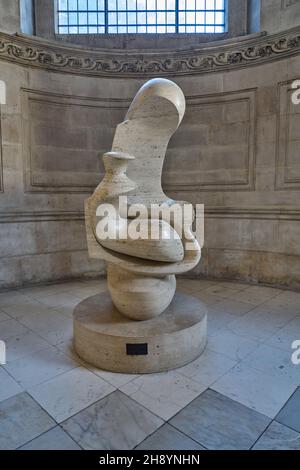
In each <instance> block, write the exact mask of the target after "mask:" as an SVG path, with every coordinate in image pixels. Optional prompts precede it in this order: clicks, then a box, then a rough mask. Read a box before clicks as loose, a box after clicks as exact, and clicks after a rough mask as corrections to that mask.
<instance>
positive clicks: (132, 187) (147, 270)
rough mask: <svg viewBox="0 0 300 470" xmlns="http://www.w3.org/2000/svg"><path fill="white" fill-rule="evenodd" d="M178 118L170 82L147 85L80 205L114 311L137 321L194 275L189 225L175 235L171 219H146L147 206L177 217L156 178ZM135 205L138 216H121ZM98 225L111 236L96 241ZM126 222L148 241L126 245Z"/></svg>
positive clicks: (129, 240) (176, 93) (177, 95)
mask: <svg viewBox="0 0 300 470" xmlns="http://www.w3.org/2000/svg"><path fill="white" fill-rule="evenodd" d="M184 112H185V98H184V95H183V92H182V90H181V89H180V88H179V87H178V86H177V85H176V84H175V83H174V82H171V81H170V80H166V79H161V78H157V79H153V80H150V81H149V82H147V83H146V84H145V85H144V86H143V87H142V88H141V89H140V90H139V92H138V93H137V95H136V97H135V98H134V100H133V102H132V104H131V106H130V108H129V110H128V112H127V115H126V117H125V120H124V121H123V122H122V123H121V124H119V125H118V126H117V129H116V133H115V137H114V140H113V145H112V151H111V152H108V153H106V154H105V155H104V166H105V170H106V173H105V177H104V179H103V180H102V182H101V183H100V184H99V186H98V187H97V188H96V190H95V192H94V194H93V195H92V196H91V197H90V198H89V199H88V200H87V201H86V205H85V210H86V228H87V235H88V247H89V253H90V256H91V257H93V258H100V259H104V260H105V261H107V263H108V287H109V290H110V293H111V296H112V300H113V302H114V304H115V306H116V307H117V309H118V310H119V311H120V312H121V313H123V314H125V315H126V316H128V317H130V318H134V319H138V320H141V319H147V318H151V317H153V316H156V315H158V314H160V313H162V312H163V311H164V310H165V309H166V308H167V307H168V305H169V304H170V302H171V300H172V298H173V296H174V293H175V289H176V281H175V276H174V274H176V273H182V272H186V271H189V270H190V269H192V268H194V267H195V266H196V265H197V264H198V262H199V260H200V257H201V250H200V246H199V244H198V242H197V240H196V238H195V237H194V235H193V234H192V231H191V224H192V221H190V223H188V224H186V223H185V227H184V228H185V230H184V231H183V233H177V232H178V230H177V227H176V226H175V225H176V224H175V222H174V221H175V215H174V214H173V216H172V217H171V218H170V217H167V216H166V215H164V214H163V213H162V212H159V214H158V215H157V216H153V213H152V211H151V209H152V207H153V204H156V205H159V206H160V207H161V205H162V204H164V205H165V207H167V208H172V207H173V208H174V210H175V207H177V208H178V207H179V209H181V204H182V203H177V205H175V204H176V203H175V201H173V200H172V199H169V198H168V197H167V196H166V195H165V194H164V192H163V190H162V187H161V174H162V167H163V162H164V158H165V153H166V150H167V146H168V143H169V140H170V138H171V137H172V135H173V134H174V132H175V131H176V129H177V128H178V126H179V125H180V122H181V121H182V118H183V116H184ZM121 196H126V197H127V202H128V205H126V207H125V209H124V207H120V204H119V202H120V197H121ZM107 204H110V206H112V208H113V209H114V210H113V211H112V212H110V213H109V215H108V216H107V214H104V211H103V210H102V209H103V207H107ZM137 204H138V205H139V206H138V208H139V211H138V212H139V214H138V215H137V214H136V215H133V214H132V213H130V211H129V212H128V207H131V208H132V205H137ZM105 205H106V206H105ZM101 208H102V209H101ZM143 209H144V210H143ZM179 212H180V213H181V212H182V211H179ZM106 219H108V220H109V221H110V230H111V231H110V232H109V236H107V234H106V237H104V236H103V233H102V232H101V233H102V235H101V234H100V232H99V230H98V227H99V225H101V227H102V226H103V225H104V224H105V223H106ZM128 222H131V223H132V224H134V223H135V222H136V225H139V224H140V225H143V227H144V228H145V227H146V228H147V229H148V233H149V234H150V236H149V237H140V238H138V239H137V238H136V237H133V236H132V234H131V231H130V228H128ZM181 223H182V226H183V225H184V224H183V220H181ZM98 224H99V225H98ZM132 224H131V225H132ZM154 232H155V233H156V235H155V236H154V235H153V233H154ZM112 233H113V234H114V236H113V235H112ZM121 234H122V235H121ZM166 235H167V236H166ZM187 241H188V242H189V249H186V242H187Z"/></svg>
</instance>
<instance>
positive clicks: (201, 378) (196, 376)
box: [176, 349, 237, 387]
mask: <svg viewBox="0 0 300 470" xmlns="http://www.w3.org/2000/svg"><path fill="white" fill-rule="evenodd" d="M236 363H237V361H234V360H232V359H229V358H228V357H226V356H224V355H223V354H218V353H215V352H213V351H210V350H209V349H206V350H205V351H204V353H203V354H202V355H201V356H200V357H199V358H198V359H196V360H195V361H193V362H191V363H190V364H188V365H186V366H184V367H181V368H180V369H176V372H177V373H179V374H182V375H184V376H185V377H188V378H189V379H192V380H194V381H195V382H199V383H200V384H201V385H203V386H205V387H210V386H211V385H212V384H213V383H214V382H215V381H216V380H218V379H219V378H220V377H222V376H223V375H224V374H225V373H226V372H228V371H229V370H230V369H232V368H233V367H234V366H235V365H236Z"/></svg>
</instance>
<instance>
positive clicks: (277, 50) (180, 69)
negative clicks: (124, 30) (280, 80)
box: [0, 27, 300, 76]
mask: <svg viewBox="0 0 300 470" xmlns="http://www.w3.org/2000/svg"><path fill="white" fill-rule="evenodd" d="M299 51H300V28H299V27H298V28H293V29H291V30H290V31H287V32H283V33H279V34H274V35H270V36H259V37H256V38H250V39H247V38H246V39H243V40H240V41H236V40H233V42H232V43H226V44H223V45H222V44H221V45H218V46H214V45H209V46H206V47H205V48H203V49H200V48H199V49H197V48H196V49H193V50H188V51H187V50H179V51H176V52H175V53H174V52H170V51H168V52H165V51H160V52H159V53H158V52H154V51H153V52H152V51H151V52H147V53H141V54H138V55H137V54H136V53H135V52H128V51H126V53H124V52H122V51H119V50H116V51H114V52H113V53H112V51H111V50H110V51H105V50H101V51H99V52H95V50H93V51H89V50H85V49H82V48H78V47H72V46H67V45H60V44H58V43H57V42H50V41H45V42H43V41H42V40H41V39H40V38H39V40H38V41H37V40H36V39H33V38H31V37H24V36H11V35H8V34H4V33H1V34H0V59H1V58H2V59H4V60H9V61H13V62H16V61H17V62H20V63H22V64H23V65H28V66H35V67H44V68H47V70H56V71H61V72H65V73H73V74H76V73H78V74H87V75H100V76H101V75H104V76H105V75H108V76H115V75H119V74H120V75H122V76H132V75H140V76H143V75H145V74H146V75H157V74H166V75H168V76H170V75H178V74H191V73H207V72H211V71H214V70H226V69H228V68H237V67H243V66H248V65H257V64H259V63H262V62H267V61H270V60H274V59H276V58H279V57H285V56H290V55H293V54H297V53H299ZM112 54H113V55H112Z"/></svg>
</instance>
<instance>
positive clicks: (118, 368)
mask: <svg viewBox="0 0 300 470" xmlns="http://www.w3.org/2000/svg"><path fill="white" fill-rule="evenodd" d="M206 337H207V320H206V307H205V305H204V304H203V303H202V302H200V301H199V300H198V299H196V298H195V297H192V296H190V295H185V294H181V293H176V294H175V297H174V299H173V301H172V302H171V304H170V306H169V307H168V309H167V310H166V311H165V312H164V313H162V314H161V315H159V316H158V317H156V318H152V319H150V320H145V321H134V320H130V319H128V318H125V317H124V316H123V315H121V314H120V313H119V312H118V311H117V309H116V308H115V307H114V305H113V303H112V301H111V298H110V295H109V293H104V294H99V295H95V296H93V297H89V298H88V299H86V300H84V301H83V302H81V303H80V304H79V305H78V306H77V307H76V308H75V310H74V346H75V350H76V352H77V354H78V355H79V356H80V357H81V358H82V359H84V360H85V361H86V362H88V363H90V364H92V365H94V366H96V367H98V368H100V369H104V370H109V371H112V372H123V373H131V374H139V373H151V372H159V371H164V370H169V369H174V368H176V367H180V366H183V365H184V364H187V363H188V362H190V361H193V360H194V359H196V358H197V357H198V356H199V355H200V354H201V353H202V352H203V350H204V348H205V345H206Z"/></svg>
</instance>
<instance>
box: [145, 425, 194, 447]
mask: <svg viewBox="0 0 300 470" xmlns="http://www.w3.org/2000/svg"><path fill="white" fill-rule="evenodd" d="M136 449H137V450H203V447H201V446H200V445H199V444H197V442H195V441H193V440H192V439H190V438H189V437H187V436H185V435H184V434H182V433H181V432H180V431H178V430H177V429H175V428H173V426H170V425H169V424H164V425H163V426H162V427H161V428H160V429H158V430H157V431H155V433H153V434H152V435H151V436H149V437H147V439H145V440H144V441H143V442H142V443H141V444H140V445H139V446H137V448H136Z"/></svg>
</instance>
